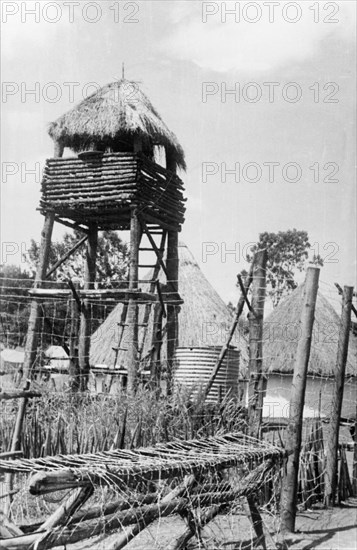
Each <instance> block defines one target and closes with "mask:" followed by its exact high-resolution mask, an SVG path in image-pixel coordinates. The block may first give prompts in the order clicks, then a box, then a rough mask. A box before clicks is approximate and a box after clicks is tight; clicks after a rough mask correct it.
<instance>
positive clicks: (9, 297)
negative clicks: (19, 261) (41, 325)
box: [0, 265, 33, 348]
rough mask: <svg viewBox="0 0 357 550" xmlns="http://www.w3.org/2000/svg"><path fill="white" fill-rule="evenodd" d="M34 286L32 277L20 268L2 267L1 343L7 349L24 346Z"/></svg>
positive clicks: (14, 266)
mask: <svg viewBox="0 0 357 550" xmlns="http://www.w3.org/2000/svg"><path fill="white" fill-rule="evenodd" d="M32 284H33V279H32V277H31V275H30V274H29V273H27V272H25V271H22V270H21V268H20V267H19V266H16V265H2V266H0V301H1V313H0V341H1V343H2V344H3V345H4V346H5V347H9V348H14V347H16V346H23V345H24V340H25V337H26V332H27V320H28V315H29V302H28V289H29V288H31V287H32Z"/></svg>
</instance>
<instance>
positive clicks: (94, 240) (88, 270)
mask: <svg viewBox="0 0 357 550" xmlns="http://www.w3.org/2000/svg"><path fill="white" fill-rule="evenodd" d="M97 246H98V230H97V226H96V224H93V225H90V227H89V232H88V241H87V250H86V258H85V269H84V290H91V289H93V288H94V283H95V277H96V259H97ZM90 337H91V318H90V308H89V302H88V300H87V299H86V300H84V301H83V304H82V309H81V316H80V327H79V339H78V364H79V371H80V389H81V390H82V391H86V390H87V387H88V378H89V353H90Z"/></svg>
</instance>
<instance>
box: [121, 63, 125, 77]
mask: <svg viewBox="0 0 357 550" xmlns="http://www.w3.org/2000/svg"><path fill="white" fill-rule="evenodd" d="M121 77H122V79H123V80H124V79H125V66H124V61H123V63H122V66H121Z"/></svg>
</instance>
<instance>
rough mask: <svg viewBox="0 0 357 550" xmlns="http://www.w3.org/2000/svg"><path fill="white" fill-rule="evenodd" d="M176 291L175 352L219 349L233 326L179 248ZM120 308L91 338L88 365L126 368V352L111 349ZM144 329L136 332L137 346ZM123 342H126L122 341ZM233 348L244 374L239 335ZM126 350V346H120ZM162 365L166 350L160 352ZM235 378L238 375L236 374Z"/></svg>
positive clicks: (244, 359)
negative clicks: (137, 336) (177, 302)
mask: <svg viewBox="0 0 357 550" xmlns="http://www.w3.org/2000/svg"><path fill="white" fill-rule="evenodd" d="M178 250H179V289H180V296H181V298H182V300H183V304H182V305H181V306H180V312H179V317H178V324H179V329H178V346H177V347H178V349H180V348H213V347H217V348H219V347H220V346H222V345H223V344H224V343H225V342H226V340H227V336H228V333H229V329H230V326H231V323H232V315H231V313H230V311H229V309H228V307H227V305H226V304H225V303H224V301H223V300H222V298H221V297H220V296H219V294H218V293H217V291H216V290H215V289H214V288H213V287H212V285H211V284H210V283H209V281H208V280H207V279H206V277H205V276H204V274H203V273H202V271H201V269H200V267H199V265H198V263H197V261H196V260H195V258H194V256H193V255H192V253H191V252H190V250H189V249H188V247H187V246H186V245H185V244H183V243H180V244H179V247H178ZM148 279H150V276H148ZM140 310H141V311H140V315H139V325H140V323H141V322H142V319H143V306H141V307H140ZM122 312H123V305H122V304H118V305H117V306H116V307H115V308H114V310H113V311H112V312H111V313H110V314H109V315H108V317H107V318H106V320H105V321H104V323H103V324H102V325H101V326H100V327H99V329H98V330H97V331H96V332H95V333H94V334H93V336H92V338H91V352H90V364H91V366H95V365H96V364H100V365H107V367H114V366H116V367H120V366H122V365H124V364H125V354H126V352H125V351H120V352H119V353H118V354H117V353H116V351H115V350H113V348H115V346H116V342H117V338H118V331H119V328H118V323H120V322H121V319H122ZM152 317H153V315H152V314H151V319H150V321H149V330H148V332H147V334H146V339H145V343H144V346H143V357H145V356H146V355H147V354H148V353H149V352H150V343H151V341H152V333H153V319H152ZM143 334H144V328H140V330H139V343H140V341H141V340H142V337H143ZM124 339H125V338H124ZM232 344H233V345H234V346H235V347H236V348H238V349H239V350H240V357H241V358H240V369H241V371H244V370H245V367H246V364H247V359H248V354H247V344H246V340H245V339H244V337H243V335H242V334H241V333H237V335H236V337H235V339H234V340H233V342H232ZM122 346H123V347H125V343H124V344H122ZM162 351H163V354H162V360H163V362H164V363H165V359H166V358H165V346H163V348H162ZM237 377H238V373H237Z"/></svg>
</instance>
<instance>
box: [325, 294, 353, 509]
mask: <svg viewBox="0 0 357 550" xmlns="http://www.w3.org/2000/svg"><path fill="white" fill-rule="evenodd" d="M352 296H353V287H352V286H345V287H344V289H343V295H342V313H341V321H340V329H339V336H338V348H337V362H336V370H335V378H334V389H333V396H332V406H331V418H330V426H329V430H328V434H327V445H326V473H325V505H326V506H333V505H334V503H335V497H336V487H337V453H338V439H339V432H340V416H341V408H342V400H343V387H344V381H345V371H346V361H347V353H348V342H349V337H350V328H351V306H352Z"/></svg>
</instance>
